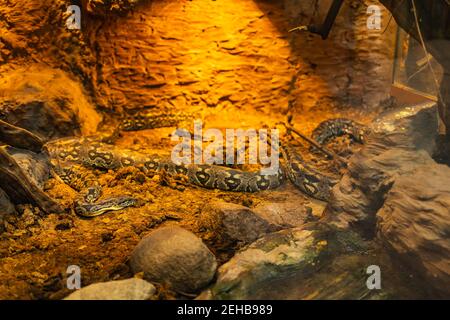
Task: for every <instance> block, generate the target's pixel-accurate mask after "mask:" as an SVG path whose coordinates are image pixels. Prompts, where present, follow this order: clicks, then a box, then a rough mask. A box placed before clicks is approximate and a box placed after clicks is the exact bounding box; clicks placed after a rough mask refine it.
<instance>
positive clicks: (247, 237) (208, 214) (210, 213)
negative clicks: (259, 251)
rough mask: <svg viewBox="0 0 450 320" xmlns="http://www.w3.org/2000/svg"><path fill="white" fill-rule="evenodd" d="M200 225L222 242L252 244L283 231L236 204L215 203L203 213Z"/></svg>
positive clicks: (248, 209)
mask: <svg viewBox="0 0 450 320" xmlns="http://www.w3.org/2000/svg"><path fill="white" fill-rule="evenodd" d="M199 225H200V226H201V227H203V228H205V229H206V230H207V231H208V232H211V233H212V234H213V236H212V237H213V238H216V239H217V240H219V241H220V242H224V243H227V242H229V241H231V242H233V241H239V242H242V243H251V242H253V241H255V240H256V239H258V238H260V237H261V236H263V235H265V234H267V233H270V232H273V231H278V230H280V229H281V227H280V226H277V225H275V224H273V223H271V222H270V221H268V220H265V219H264V218H263V217H260V216H258V215H257V214H256V213H255V212H253V211H252V210H251V209H250V208H248V207H244V206H241V205H238V204H234V203H228V202H223V201H214V202H212V203H210V204H208V205H207V206H206V207H205V208H204V209H203V211H202V214H201V216H200V221H199Z"/></svg>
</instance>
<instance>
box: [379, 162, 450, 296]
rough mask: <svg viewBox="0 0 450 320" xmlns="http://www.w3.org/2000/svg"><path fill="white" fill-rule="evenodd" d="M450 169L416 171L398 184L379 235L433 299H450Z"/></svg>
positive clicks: (421, 168) (434, 167) (384, 209)
mask: <svg viewBox="0 0 450 320" xmlns="http://www.w3.org/2000/svg"><path fill="white" fill-rule="evenodd" d="M449 181H450V168H449V167H448V166H445V165H438V164H426V165H423V166H418V167H417V168H416V169H414V170H413V171H411V172H408V173H406V174H404V175H402V176H400V177H398V178H397V179H396V180H395V184H394V185H393V187H392V189H391V190H390V191H389V193H388V194H387V197H386V201H385V202H384V205H383V206H382V207H381V209H380V210H379V211H378V213H377V220H378V223H377V231H378V232H377V235H378V237H379V238H380V239H381V240H382V241H383V243H384V244H385V245H386V246H387V247H388V248H390V249H391V250H392V252H393V255H394V257H395V258H396V259H398V260H400V261H402V262H404V265H405V266H406V267H407V268H408V270H410V271H412V272H413V273H414V274H415V275H417V276H419V277H420V278H421V279H422V280H423V282H424V284H425V286H426V287H428V288H430V289H431V290H430V291H434V292H433V293H432V294H438V295H440V297H442V298H448V297H449V296H450V184H449Z"/></svg>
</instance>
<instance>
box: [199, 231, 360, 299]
mask: <svg viewBox="0 0 450 320" xmlns="http://www.w3.org/2000/svg"><path fill="white" fill-rule="evenodd" d="M310 227H312V228H311V230H309V227H307V228H305V229H302V228H292V229H286V230H282V231H279V232H276V233H271V234H268V235H266V236H264V237H263V238H261V239H259V240H257V241H255V242H254V243H252V244H251V245H249V246H248V247H246V248H245V249H243V250H242V251H240V252H238V253H237V254H236V255H235V256H234V257H233V258H232V259H231V260H230V261H228V262H227V263H225V264H224V265H222V266H221V267H220V268H219V270H218V276H217V282H216V283H215V284H214V285H212V286H211V288H209V289H208V290H206V291H204V292H203V293H202V294H201V295H200V296H199V298H198V299H211V298H214V299H255V298H259V299H274V298H280V299H283V298H288V297H289V295H290V294H292V292H289V291H285V288H286V286H287V284H286V283H289V282H290V281H292V279H296V280H295V281H297V282H296V283H297V284H298V286H294V287H297V289H298V287H302V288H305V293H303V295H304V298H307V297H306V295H307V294H306V292H307V291H308V292H309V293H311V294H312V292H314V291H315V290H312V292H311V289H308V290H306V287H307V286H306V287H303V286H302V284H304V283H306V282H307V281H308V279H309V278H311V277H312V276H313V275H315V274H316V273H317V272H319V270H320V269H321V268H322V267H324V266H325V265H331V264H330V263H331V261H332V259H333V257H335V256H338V255H339V254H342V253H344V252H345V251H351V252H356V251H358V250H364V249H363V248H364V244H363V243H362V241H361V240H360V239H359V238H358V237H357V236H355V237H354V236H351V235H349V234H346V235H338V234H336V233H334V231H332V230H331V229H330V230H329V229H328V228H315V227H314V226H313V225H311V226H310ZM330 278H333V277H330ZM322 285H323V284H322ZM322 285H320V286H322ZM315 286H316V290H320V289H318V287H320V286H318V285H317V283H316V284H315ZM291 289H293V288H291ZM347 293H348V292H347ZM296 294H297V293H296ZM300 296H301V295H298V296H297V297H296V298H299V297H300ZM290 297H291V298H292V295H291V296H290Z"/></svg>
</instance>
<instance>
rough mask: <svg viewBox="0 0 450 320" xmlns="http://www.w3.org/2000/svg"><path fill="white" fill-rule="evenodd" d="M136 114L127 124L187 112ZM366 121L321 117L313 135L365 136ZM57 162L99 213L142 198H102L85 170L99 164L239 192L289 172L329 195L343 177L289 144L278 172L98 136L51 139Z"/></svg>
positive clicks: (152, 124)
mask: <svg viewBox="0 0 450 320" xmlns="http://www.w3.org/2000/svg"><path fill="white" fill-rule="evenodd" d="M146 119H147V118H146V117H145V116H141V117H133V118H128V119H126V120H124V122H123V123H122V126H121V129H122V130H141V129H147V128H156V127H164V126H173V125H176V124H177V123H179V122H180V121H182V120H183V119H185V116H181V117H180V116H169V118H165V117H164V115H161V116H160V117H159V120H158V121H156V120H155V117H154V116H153V117H148V119H149V120H146ZM363 134H364V127H363V126H361V125H359V124H357V123H355V122H353V121H351V120H348V119H332V120H327V121H325V122H323V123H321V124H320V125H319V126H318V127H317V128H316V129H315V130H314V132H313V136H312V137H313V138H314V139H315V140H316V141H318V142H319V143H325V142H327V141H328V140H330V139H333V138H334V137H336V136H341V135H349V136H351V137H352V138H353V139H354V140H355V141H357V142H362V141H363ZM45 149H46V150H47V153H48V154H49V157H50V159H51V162H52V165H53V168H54V170H55V172H56V173H57V175H58V176H59V177H60V178H61V179H62V180H63V181H64V182H65V183H67V184H69V185H70V186H72V187H73V188H74V189H76V190H78V191H79V192H80V195H81V197H80V199H78V200H77V201H76V202H75V211H76V213H77V214H78V215H81V216H84V217H93V216H97V215H100V214H103V213H104V212H107V211H113V210H120V209H123V208H126V207H129V206H133V205H135V204H136V200H135V199H134V198H132V197H128V196H120V197H114V198H110V199H106V200H101V201H98V199H99V198H100V196H101V187H100V186H99V185H98V183H97V181H96V177H95V176H94V175H93V174H90V175H88V176H83V175H82V174H80V173H79V171H80V170H77V169H79V168H80V167H88V168H98V169H108V170H109V169H112V170H114V169H119V168H122V167H127V166H134V167H137V168H139V169H140V170H141V171H142V172H143V173H144V174H146V175H154V174H158V173H159V174H162V175H164V176H169V177H176V176H183V177H186V178H187V182H188V183H189V184H192V185H196V186H200V187H203V188H208V189H220V190H224V191H236V192H258V191H263V190H273V189H276V188H278V187H279V186H281V185H282V184H283V183H284V181H285V180H286V179H287V178H288V179H289V180H290V181H291V182H292V183H293V184H294V185H295V186H296V187H297V188H298V189H300V190H301V191H302V192H304V193H305V194H307V195H309V196H311V197H313V198H316V199H319V200H323V201H327V200H328V199H329V196H330V190H331V188H332V187H333V185H335V184H336V183H337V180H336V179H335V178H333V177H330V176H327V175H325V174H323V173H321V172H319V171H317V170H315V169H312V168H311V167H310V166H309V165H308V164H307V163H306V162H305V161H304V160H303V158H302V157H301V156H300V155H299V154H298V153H296V152H295V151H294V150H293V149H292V148H291V147H290V146H289V145H286V146H282V147H281V154H282V156H283V158H284V165H282V166H280V168H279V170H278V171H277V172H274V173H273V174H268V175H267V174H266V175H263V174H261V173H260V172H259V171H244V170H239V169H234V168H229V167H224V166H218V165H210V164H189V165H185V164H175V163H174V162H173V161H172V160H171V159H170V157H169V156H161V155H158V154H146V153H142V152H137V151H133V150H128V149H123V148H119V147H117V146H114V145H110V144H105V143H102V142H98V141H97V140H94V139H92V138H63V139H59V140H55V141H51V142H49V143H47V144H46V146H45Z"/></svg>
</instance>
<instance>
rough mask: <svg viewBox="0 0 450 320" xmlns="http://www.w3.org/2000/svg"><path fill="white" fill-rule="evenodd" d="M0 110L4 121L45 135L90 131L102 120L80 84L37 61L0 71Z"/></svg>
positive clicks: (46, 136) (74, 133) (93, 131)
mask: <svg viewBox="0 0 450 320" xmlns="http://www.w3.org/2000/svg"><path fill="white" fill-rule="evenodd" d="M0 112H1V114H2V117H3V119H4V120H5V121H6V122H8V123H11V124H13V125H16V126H19V127H22V128H25V129H27V130H29V131H31V132H33V133H35V134H38V135H40V136H42V137H45V138H47V139H49V138H59V137H64V136H71V135H76V134H80V133H82V134H85V135H88V134H93V133H95V132H96V130H97V126H98V124H99V122H100V120H101V117H100V115H99V114H97V112H96V111H95V109H94V107H93V106H92V105H91V104H90V102H89V101H88V99H87V98H86V97H85V95H84V94H83V89H82V87H81V86H80V84H78V83H77V82H75V81H73V80H71V79H70V78H69V77H68V75H67V74H65V73H63V72H62V71H60V70H53V69H49V68H47V67H45V66H40V65H33V66H32V67H29V68H26V69H18V70H15V71H11V72H9V73H5V74H2V75H1V77H0Z"/></svg>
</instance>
